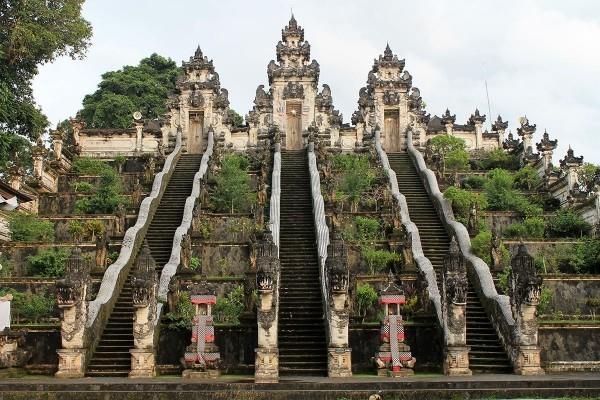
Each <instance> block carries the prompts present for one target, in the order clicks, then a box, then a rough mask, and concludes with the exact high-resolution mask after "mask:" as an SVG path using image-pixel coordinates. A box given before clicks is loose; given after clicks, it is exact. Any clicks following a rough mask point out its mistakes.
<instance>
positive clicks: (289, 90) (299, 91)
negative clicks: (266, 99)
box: [283, 82, 304, 100]
mask: <svg viewBox="0 0 600 400" xmlns="http://www.w3.org/2000/svg"><path fill="white" fill-rule="evenodd" d="M303 98H304V86H302V84H300V83H298V82H288V84H287V86H286V87H285V88H284V89H283V99H284V100H287V99H303Z"/></svg>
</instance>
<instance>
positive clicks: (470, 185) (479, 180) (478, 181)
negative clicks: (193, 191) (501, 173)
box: [461, 175, 487, 189]
mask: <svg viewBox="0 0 600 400" xmlns="http://www.w3.org/2000/svg"><path fill="white" fill-rule="evenodd" d="M486 182H487V178H486V177H485V176H481V175H469V176H467V177H465V179H463V180H462V182H461V185H462V187H463V189H483V186H484V185H485V183H486Z"/></svg>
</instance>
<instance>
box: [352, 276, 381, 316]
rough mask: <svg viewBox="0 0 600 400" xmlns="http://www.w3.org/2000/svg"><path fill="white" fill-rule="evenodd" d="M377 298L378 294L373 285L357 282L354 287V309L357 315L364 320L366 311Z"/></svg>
mask: <svg viewBox="0 0 600 400" xmlns="http://www.w3.org/2000/svg"><path fill="white" fill-rule="evenodd" d="M378 298H379V295H378V294H377V291H376V290H375V289H374V288H373V286H371V285H370V284H368V283H364V284H361V283H359V284H358V287H357V289H356V306H357V307H356V308H357V310H356V311H357V313H358V316H359V317H361V318H362V319H363V320H364V318H365V317H366V315H367V312H368V311H369V310H370V309H372V308H373V306H374V305H375V304H376V303H377V299H378Z"/></svg>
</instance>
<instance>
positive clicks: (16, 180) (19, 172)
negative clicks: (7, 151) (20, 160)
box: [8, 163, 25, 190]
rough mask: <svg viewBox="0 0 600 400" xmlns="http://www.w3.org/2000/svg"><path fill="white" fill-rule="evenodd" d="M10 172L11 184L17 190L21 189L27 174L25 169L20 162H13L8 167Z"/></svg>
mask: <svg viewBox="0 0 600 400" xmlns="http://www.w3.org/2000/svg"><path fill="white" fill-rule="evenodd" d="M8 174H9V184H10V187H12V188H13V189H15V190H21V185H23V177H24V176H25V170H24V169H23V168H22V167H21V165H20V164H17V163H15V164H13V165H12V166H11V167H10V168H9V169H8Z"/></svg>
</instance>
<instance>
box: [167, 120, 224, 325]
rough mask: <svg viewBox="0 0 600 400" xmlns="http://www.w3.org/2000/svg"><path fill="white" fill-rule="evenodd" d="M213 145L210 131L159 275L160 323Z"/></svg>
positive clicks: (212, 135) (212, 136)
mask: <svg viewBox="0 0 600 400" xmlns="http://www.w3.org/2000/svg"><path fill="white" fill-rule="evenodd" d="M213 145H214V134H213V131H212V130H209V131H208V142H207V145H206V150H205V151H204V154H203V155H202V160H201V161H200V168H199V169H198V172H196V174H195V175H194V182H193V184H192V192H191V194H190V195H189V196H188V198H187V199H186V200H185V205H184V208H183V217H182V219H181V224H180V225H179V227H178V228H177V229H176V230H175V235H174V236H173V247H172V250H171V257H170V258H169V261H168V262H167V263H166V264H165V265H164V267H163V269H162V272H161V273H160V279H159V283H158V292H157V293H158V294H157V297H158V299H159V300H161V302H160V303H159V304H158V306H157V312H156V317H157V321H160V312H161V310H162V305H163V304H162V301H166V298H167V294H168V293H169V284H170V283H171V278H173V276H174V275H175V273H177V268H178V267H179V264H180V262H181V241H182V240H183V236H184V235H186V234H187V233H188V231H189V230H190V226H191V225H192V219H193V213H194V205H195V204H196V200H198V197H199V196H200V181H201V180H202V178H203V177H204V175H205V174H206V171H207V170H208V162H209V160H210V157H211V156H212V153H213Z"/></svg>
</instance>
